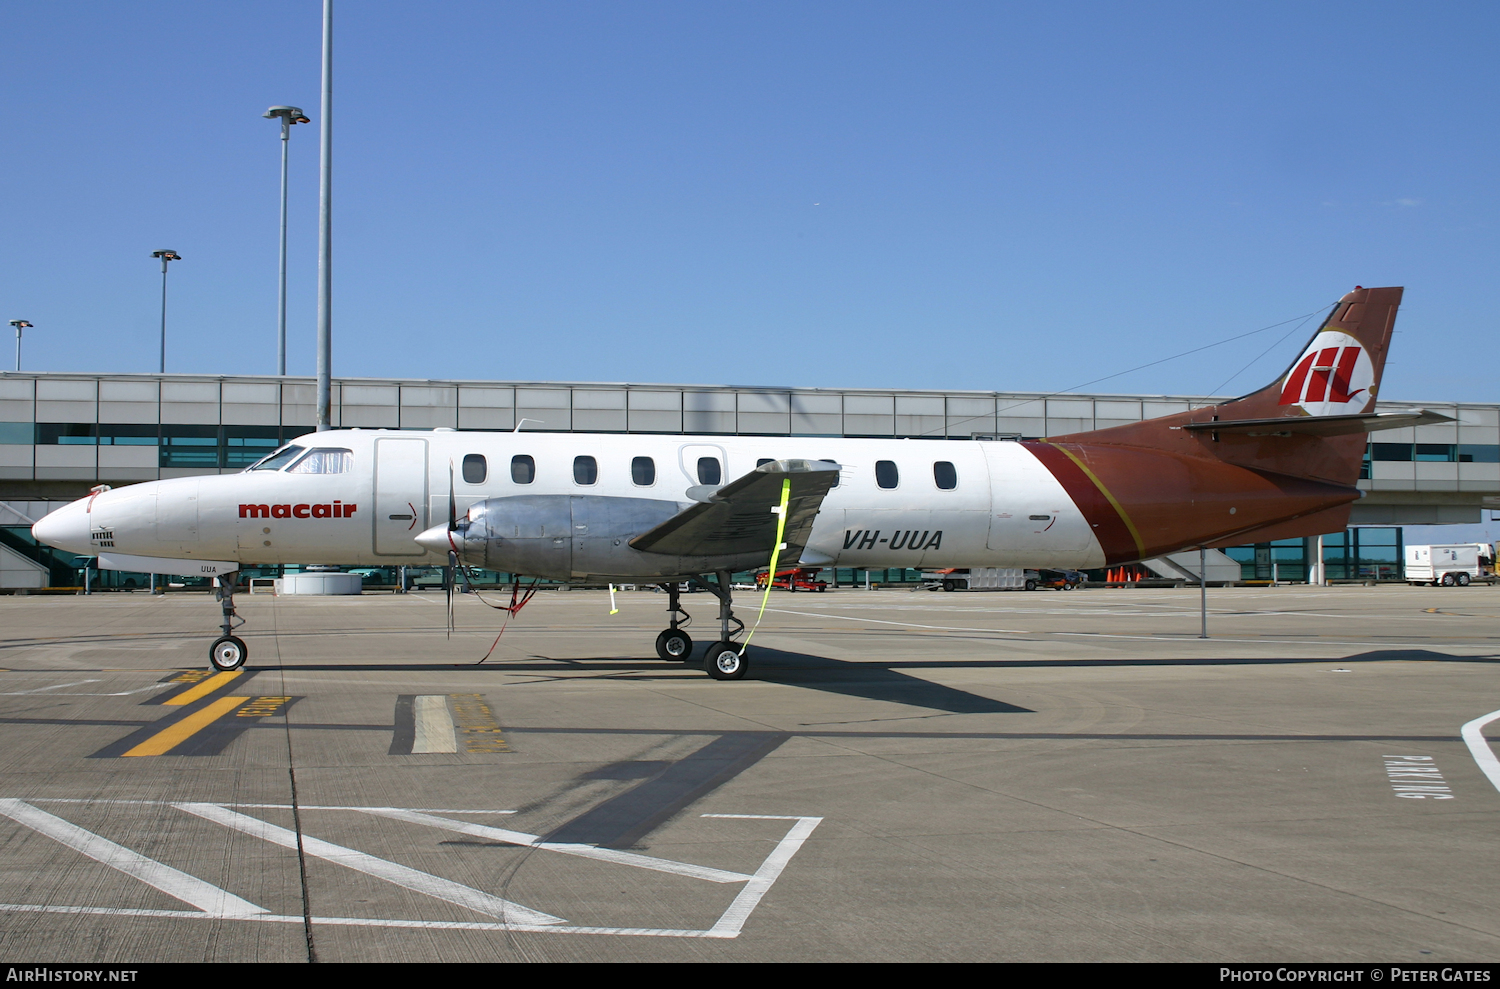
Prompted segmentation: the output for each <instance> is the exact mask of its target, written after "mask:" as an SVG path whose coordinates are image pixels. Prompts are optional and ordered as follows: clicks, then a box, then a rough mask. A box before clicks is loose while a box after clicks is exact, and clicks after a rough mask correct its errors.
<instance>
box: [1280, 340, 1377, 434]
mask: <svg viewBox="0 0 1500 989" xmlns="http://www.w3.org/2000/svg"><path fill="white" fill-rule="evenodd" d="M1374 387H1375V365H1374V364H1373V363H1371V361H1370V355H1369V353H1367V352H1366V350H1365V348H1364V345H1363V344H1361V343H1360V342H1359V341H1358V340H1356V339H1354V338H1353V337H1352V336H1350V335H1349V334H1347V333H1342V332H1340V331H1338V330H1324V331H1323V332H1322V333H1319V334H1318V335H1317V337H1315V338H1314V339H1313V342H1312V343H1311V344H1309V345H1308V348H1307V350H1306V351H1304V352H1303V354H1302V356H1301V357H1300V358H1298V360H1297V363H1296V364H1294V365H1292V370H1291V372H1290V373H1289V374H1288V375H1287V376H1286V381H1285V382H1283V383H1282V386H1281V401H1280V403H1279V404H1281V405H1295V406H1298V407H1299V408H1301V409H1302V411H1304V412H1306V413H1307V414H1308V415H1312V416H1332V415H1350V414H1354V413H1359V412H1363V411H1364V410H1365V407H1366V406H1368V405H1369V404H1370V403H1371V402H1372V401H1373V400H1374V398H1375V392H1374Z"/></svg>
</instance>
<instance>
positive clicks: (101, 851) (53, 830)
mask: <svg viewBox="0 0 1500 989" xmlns="http://www.w3.org/2000/svg"><path fill="white" fill-rule="evenodd" d="M0 814H4V815H5V816H6V817H8V818H10V819H11V820H13V821H15V822H16V823H18V824H23V825H25V826H26V827H28V828H31V829H32V830H33V831H37V832H40V833H41V834H44V835H46V836H47V837H48V838H51V839H52V840H53V841H57V842H60V843H62V844H64V845H67V846H68V847H69V848H71V849H73V850H74V851H76V852H81V853H82V854H84V855H87V856H88V857H89V858H91V859H93V860H94V861H96V862H100V863H102V864H104V865H107V866H109V867H110V868H111V869H118V870H119V871H121V872H123V873H125V874H126V875H127V876H131V877H132V878H135V879H139V880H140V881H141V882H143V883H145V884H146V885H147V886H153V887H155V888H156V889H159V890H161V891H162V892H163V893H166V894H167V895H168V896H171V897H174V898H176V899H179V900H181V901H182V902H184V903H188V904H191V905H193V906H195V907H197V908H198V909H199V910H202V911H203V912H204V913H205V914H208V915H209V916H212V917H245V916H251V915H254V914H263V913H267V912H268V911H267V910H266V909H265V908H263V907H258V906H256V905H255V904H253V903H251V902H250V901H248V900H242V899H240V898H239V897H238V896H235V895H234V894H233V893H230V892H228V891H227V890H222V889H220V888H219V887H217V886H214V885H212V884H211V883H206V882H204V881H203V880H201V879H198V878H196V877H194V876H190V875H188V874H187V873H186V872H179V871H178V870H176V869H174V868H172V867H171V866H167V865H162V864H161V863H160V862H157V861H155V860H154V859H148V858H146V856H144V855H141V854H139V853H137V852H133V851H131V850H130V849H128V848H125V847H124V846H122V845H117V844H115V843H114V842H112V841H110V840H108V839H107V838H101V837H99V836H98V835H96V834H94V833H93V832H91V831H85V830H84V829H83V828H80V827H79V826H78V825H76V824H72V823H70V822H68V821H65V820H63V819H62V818H60V817H55V816H53V815H52V814H49V813H47V812H46V811H44V810H40V809H38V808H36V807H33V806H31V805H30V804H28V803H26V802H24V801H21V800H0Z"/></svg>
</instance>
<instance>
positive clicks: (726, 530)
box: [630, 460, 839, 560]
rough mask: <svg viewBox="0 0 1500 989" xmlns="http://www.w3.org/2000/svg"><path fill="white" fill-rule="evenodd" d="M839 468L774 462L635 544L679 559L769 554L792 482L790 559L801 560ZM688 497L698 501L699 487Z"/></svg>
mask: <svg viewBox="0 0 1500 989" xmlns="http://www.w3.org/2000/svg"><path fill="white" fill-rule="evenodd" d="M838 476H839V465H838V464H834V463H829V462H828V461H826V460H773V461H771V462H770V463H768V464H763V465H762V466H760V467H757V468H755V470H753V471H751V472H750V473H748V474H746V475H745V476H744V477H741V478H739V479H738V480H735V481H731V482H730V483H729V484H726V485H724V486H723V487H722V488H719V489H718V490H717V491H714V492H712V493H705V494H703V497H705V498H706V499H707V500H705V501H700V502H699V503H698V504H696V505H693V506H692V507H690V508H687V509H684V510H683V511H681V512H679V513H677V514H676V515H674V516H672V517H671V518H669V519H667V520H666V521H665V522H663V523H662V524H661V525H658V526H657V527H656V528H654V529H651V530H650V531H648V532H644V533H642V534H641V535H639V536H636V537H635V538H634V539H632V540H630V545H631V546H633V547H635V548H636V549H638V550H641V551H642V552H646V553H663V554H672V555H678V556H733V555H739V554H745V553H759V552H764V553H765V554H766V558H767V559H769V558H770V555H771V544H772V543H773V542H775V541H776V513H775V512H773V511H771V509H772V508H775V507H776V506H777V505H780V504H781V482H782V481H783V480H788V479H789V480H791V482H792V489H791V497H790V498H789V500H788V501H787V519H786V533H785V535H784V536H783V539H785V541H786V551H785V553H786V555H785V556H783V559H786V560H796V559H797V557H798V554H800V553H801V552H802V549H803V547H805V546H806V545H807V539H808V536H809V535H811V534H812V526H813V519H814V518H815V517H817V514H818V509H819V508H820V507H821V506H822V504H823V497H824V496H825V495H826V494H828V489H829V488H831V487H833V485H834V482H835V481H837V480H838ZM689 495H691V496H694V497H697V496H698V495H699V491H698V489H694V490H690V491H689Z"/></svg>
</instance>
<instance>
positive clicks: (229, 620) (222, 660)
mask: <svg viewBox="0 0 1500 989" xmlns="http://www.w3.org/2000/svg"><path fill="white" fill-rule="evenodd" d="M238 576H239V574H238V573H226V574H221V575H220V576H218V577H215V578H214V583H215V584H216V585H217V586H216V587H215V588H214V598H215V599H217V600H218V602H219V604H220V606H221V607H222V608H223V610H224V621H223V623H222V624H221V625H220V626H219V627H220V628H221V629H222V630H223V632H224V634H223V635H221V636H219V637H218V638H217V639H215V640H214V644H213V645H211V646H209V647H208V661H209V662H210V663H212V664H213V667H214V669H216V670H220V671H227V670H237V669H239V668H240V667H241V666H244V665H245V660H246V659H247V658H248V657H249V655H250V651H249V650H248V649H246V648H245V643H244V640H242V639H240V638H239V637H238V636H234V635H230V634H229V633H230V632H232V631H234V629H235V619H237V618H239V615H238V614H236V613H235V610H234V581H235V578H236V577H238ZM240 624H242V625H243V624H244V619H240Z"/></svg>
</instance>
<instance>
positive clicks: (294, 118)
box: [261, 106, 312, 376]
mask: <svg viewBox="0 0 1500 989" xmlns="http://www.w3.org/2000/svg"><path fill="white" fill-rule="evenodd" d="M261 116H262V117H267V118H270V119H272V120H274V119H276V118H278V117H279V118H280V119H281V281H280V283H279V287H278V289H277V292H276V373H277V374H280V375H283V376H284V375H285V374H286V149H287V144H288V142H289V141H290V139H291V135H292V125H293V124H310V123H312V121H311V120H308V119H307V116H306V114H304V113H303V112H302V111H301V110H300V109H298V108H297V107H294V106H273V107H271V109H269V110H267V111H266V112H265V113H263V114H261Z"/></svg>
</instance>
